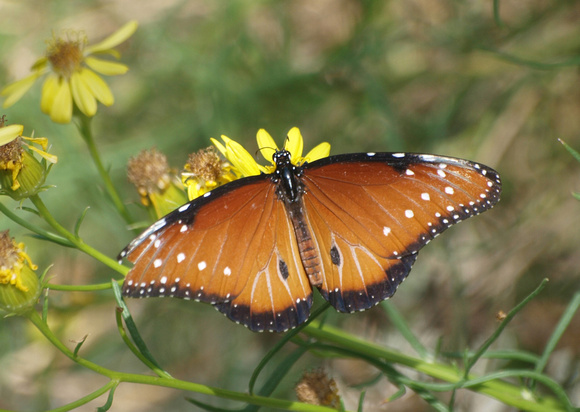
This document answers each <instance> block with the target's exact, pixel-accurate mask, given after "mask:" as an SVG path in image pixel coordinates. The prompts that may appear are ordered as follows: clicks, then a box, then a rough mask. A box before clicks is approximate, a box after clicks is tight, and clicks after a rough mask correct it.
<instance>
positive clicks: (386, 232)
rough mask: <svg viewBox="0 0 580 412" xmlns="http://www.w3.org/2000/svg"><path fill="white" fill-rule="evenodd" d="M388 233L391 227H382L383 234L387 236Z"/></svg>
mask: <svg viewBox="0 0 580 412" xmlns="http://www.w3.org/2000/svg"><path fill="white" fill-rule="evenodd" d="M389 233H391V228H390V227H386V226H385V227H383V235H385V236H389Z"/></svg>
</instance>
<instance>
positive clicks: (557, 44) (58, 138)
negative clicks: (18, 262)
mask: <svg viewBox="0 0 580 412" xmlns="http://www.w3.org/2000/svg"><path fill="white" fill-rule="evenodd" d="M500 6H501V7H500V13H501V18H502V21H503V22H504V23H505V26H500V25H498V24H497V23H496V22H495V21H494V19H493V8H492V1H482V0H477V1H470V2H463V1H448V0H435V1H434V0H409V1H405V2H397V1H384V2H383V1H370V0H369V1H362V0H361V1H355V0H322V1H317V2H312V1H307V0H298V1H285V2H276V1H259V2H250V1H213V0H194V1H105V0H92V1H86V2H70V1H66V0H59V1H43V0H37V1H26V0H24V1H6V0H2V1H0V16H1V17H0V18H1V19H2V24H1V25H0V48H1V51H2V61H1V63H0V79H2V84H5V83H7V82H9V81H12V80H15V79H17V78H21V77H23V76H24V75H25V74H27V73H28V69H29V66H30V64H31V63H32V62H33V61H34V60H35V59H36V58H37V56H39V55H40V54H41V53H42V52H43V48H44V43H43V41H44V39H46V38H48V37H50V36H51V32H52V31H53V30H56V31H58V30H60V29H68V28H72V29H82V30H85V31H86V33H87V35H88V36H89V38H90V39H95V40H98V39H100V38H102V37H104V36H106V35H108V34H109V33H111V32H113V31H114V30H115V29H117V28H118V27H120V26H121V25H122V24H123V23H125V22H126V21H128V20H131V19H136V20H138V21H139V23H140V28H139V30H138V32H137V33H136V35H135V36H134V37H133V38H132V39H131V40H130V41H129V42H128V43H127V44H126V45H124V46H122V48H121V49H122V53H123V59H122V61H123V62H125V63H127V64H128V65H129V66H130V67H131V70H130V72H129V73H128V74H127V75H125V76H121V77H118V78H114V79H111V80H110V84H111V86H112V89H113V92H114V94H115V96H116V103H115V105H114V106H112V107H111V108H104V107H100V109H99V114H98V116H97V118H96V119H95V123H96V124H95V128H96V139H97V141H98V144H99V145H100V149H101V150H102V154H103V157H104V159H105V160H106V162H107V163H108V164H109V165H110V170H111V174H112V176H113V178H114V179H115V181H116V182H117V184H118V185H119V186H120V187H122V188H123V190H122V193H124V194H125V196H126V199H127V201H128V202H131V203H132V206H131V207H132V208H133V211H134V212H135V213H142V217H143V219H145V216H146V215H145V213H143V212H142V211H140V210H139V207H138V204H137V203H138V195H137V194H136V193H135V191H134V190H133V189H131V188H130V187H129V185H128V183H127V182H126V178H125V176H124V168H125V164H126V161H127V159H128V158H129V157H130V156H132V155H134V154H135V153H137V152H138V151H139V150H141V149H143V148H149V147H152V146H156V147H158V148H159V149H160V150H162V151H164V152H165V153H167V154H168V156H169V159H170V161H171V163H172V164H173V165H174V167H176V168H180V167H181V166H182V164H183V163H184V162H185V160H186V157H187V153H189V152H191V151H194V150H197V149H199V148H202V147H205V146H207V145H208V144H209V140H208V139H209V137H211V136H213V137H217V136H218V135H220V134H222V133H223V134H226V135H228V136H230V137H232V138H234V139H237V140H239V141H241V142H242V143H244V144H245V146H246V147H248V148H249V149H250V151H252V150H253V149H255V148H256V147H255V141H254V136H255V133H256V131H257V130H258V128H261V127H264V128H266V129H267V130H268V131H270V133H271V134H272V135H273V136H274V137H275V138H276V139H277V140H278V142H280V143H281V142H282V139H283V136H285V133H286V132H287V131H288V130H289V129H290V128H291V127H292V126H299V127H300V128H301V131H302V134H303V135H304V137H305V141H306V142H305V145H306V147H313V146H314V145H315V144H317V143H319V142H321V141H329V142H330V143H331V144H332V147H333V150H332V153H343V152H358V151H365V150H373V151H415V152H433V153H439V154H446V155H451V156H458V157H464V158H470V159H474V160H477V161H478V162H482V163H485V164H488V165H490V166H492V167H494V168H496V169H497V170H498V171H499V172H500V173H501V175H502V178H503V181H504V194H503V199H502V201H501V202H500V204H499V205H498V206H497V207H496V208H495V209H493V210H492V211H491V212H488V213H486V214H485V215H484V216H481V217H477V218H474V219H471V220H469V221H468V222H465V223H462V224H461V225H459V226H457V227H455V228H453V229H451V230H450V231H449V232H447V233H445V235H443V236H441V237H440V238H439V239H438V240H437V241H436V242H433V243H432V244H430V245H429V246H428V247H427V248H426V249H425V250H424V251H422V252H421V257H420V258H419V259H418V262H417V264H416V265H415V268H414V269H413V271H412V274H411V276H410V278H409V279H408V280H407V281H406V282H405V283H404V285H403V286H402V287H401V288H400V290H399V291H398V292H397V294H396V295H395V297H394V298H393V299H392V303H393V304H394V305H395V306H396V307H397V308H398V309H399V310H400V311H401V312H402V313H403V315H404V317H405V318H406V319H407V320H408V322H409V323H410V325H411V327H412V329H413V331H414V332H415V333H417V334H418V335H419V337H420V339H421V341H422V342H423V343H425V345H427V347H429V348H435V347H436V346H437V342H438V340H439V339H442V350H445V351H460V350H463V349H464V348H466V347H472V348H473V347H476V345H477V344H479V343H481V342H482V341H483V340H485V339H486V338H487V336H489V334H490V333H491V332H492V331H493V329H494V328H495V327H496V326H497V320H496V314H497V313H498V311H500V310H504V311H506V312H507V311H508V310H509V309H511V308H512V307H513V306H514V305H515V304H516V303H517V302H518V301H519V300H520V299H521V298H523V297H524V296H525V295H526V294H528V293H529V292H530V291H531V290H533V289H534V288H535V287H536V286H537V285H538V283H539V282H540V280H541V279H542V278H544V277H548V278H549V279H550V283H549V285H548V287H547V288H546V289H545V290H544V292H543V293H542V294H541V295H540V296H539V297H538V298H537V299H536V300H534V301H533V302H532V303H531V304H530V305H529V306H528V307H526V308H525V309H524V310H523V311H522V312H521V313H520V314H519V315H518V316H517V317H516V318H515V320H514V321H513V322H512V324H511V325H510V326H509V327H508V329H507V330H506V331H505V332H504V334H503V335H502V337H501V339H500V341H499V342H498V343H497V344H496V346H495V347H496V348H503V349H516V348H517V349H523V350H528V351H531V352H534V353H540V352H541V351H542V349H543V347H544V345H545V343H546V339H547V337H548V336H549V334H550V333H551V331H552V329H553V327H554V325H555V323H556V322H557V321H558V319H559V317H560V315H561V313H562V311H563V309H564V307H565V305H566V304H567V302H568V301H569V300H570V298H571V296H572V294H573V293H574V292H576V291H577V290H578V289H579V285H580V269H579V268H580V253H579V249H580V248H579V246H580V203H579V202H578V201H576V200H574V199H573V198H572V196H571V191H573V190H575V191H580V179H579V176H580V172H579V171H580V165H579V164H578V163H575V162H574V161H573V159H572V158H571V156H570V155H569V154H568V153H567V152H566V151H565V150H564V149H563V147H562V146H561V145H560V144H559V143H558V142H557V140H556V139H557V138H561V139H563V140H565V141H566V142H568V143H569V144H570V145H572V146H573V147H576V148H577V149H580V77H579V72H578V62H579V60H578V58H579V57H580V56H579V55H580V25H579V24H578V22H579V21H580V3H578V2H575V1H559V2H548V1H544V0H526V1H521V0H517V1H516V0H510V1H502V2H500ZM514 57H515V58H517V59H519V61H516V60H514ZM574 59H576V60H575V64H573V63H574V61H573V60H574ZM38 101H39V87H37V88H35V89H34V91H33V92H31V93H29V94H28V95H27V96H26V97H25V98H24V99H23V100H22V101H21V102H20V103H19V104H17V105H16V106H14V107H13V108H10V109H8V110H4V113H5V114H7V116H8V120H9V122H11V123H22V124H24V125H25V131H27V132H29V131H30V130H31V129H34V130H35V133H36V134H37V136H38V135H43V136H47V137H49V138H50V139H51V142H52V145H53V150H52V152H53V153H55V154H57V155H58V156H59V163H58V165H57V166H56V167H55V168H54V169H53V172H52V174H51V177H50V183H52V184H55V185H56V186H57V187H56V188H55V189H52V190H50V191H49V192H47V193H46V194H45V196H44V199H45V202H46V203H47V205H49V207H50V208H51V210H52V211H53V213H54V214H55V215H56V216H57V217H58V218H59V219H60V221H61V222H63V223H64V224H65V225H67V226H68V227H72V226H73V225H74V222H75V220H76V218H77V217H78V216H79V215H80V213H81V212H82V210H83V209H84V208H85V207H86V206H90V207H91V209H90V212H89V214H88V217H87V219H86V223H85V225H84V226H83V229H82V231H81V234H82V236H83V238H84V239H85V241H86V242H87V243H89V244H91V245H94V246H95V247H97V248H98V249H100V250H102V251H104V252H105V253H107V254H109V255H110V256H115V255H116V254H117V252H118V251H119V250H120V249H121V248H122V247H123V246H124V245H125V244H126V243H127V242H128V241H129V240H130V237H131V235H130V233H129V232H127V231H126V230H125V228H124V225H123V223H122V220H121V219H120V218H119V217H118V216H116V215H115V214H114V212H113V210H112V207H110V205H109V204H108V203H107V202H106V200H105V199H104V196H103V194H102V192H101V190H100V188H99V182H98V179H97V177H96V172H95V170H94V168H93V167H92V165H90V164H89V163H90V162H89V160H88V159H89V157H88V154H87V152H86V150H85V148H84V146H83V144H82V141H81V139H79V138H78V136H77V133H76V130H75V128H74V127H73V126H71V125H69V126H58V125H54V124H52V123H50V121H49V119H48V118H47V117H46V116H44V115H41V114H40V110H39V107H38V106H39V104H38ZM0 201H2V202H6V203H9V202H8V200H7V199H2V200H0ZM4 228H11V229H12V232H11V233H12V235H13V236H14V235H16V236H17V237H20V238H21V239H22V236H23V234H24V233H25V232H23V231H22V230H21V229H19V228H17V227H16V226H15V225H14V224H12V223H11V222H9V221H8V219H6V218H5V217H3V216H0V229H4ZM26 242H27V244H28V251H29V253H30V254H31V256H32V257H33V259H34V260H35V262H36V263H38V264H39V265H40V266H41V268H44V267H46V266H47V265H49V264H54V267H53V268H52V269H51V272H50V273H51V274H52V275H53V276H55V277H54V280H53V281H54V282H57V283H69V284H87V283H96V282H105V281H107V280H108V279H110V277H111V276H114V274H113V273H112V272H111V271H110V270H108V269H107V268H105V267H103V266H101V265H99V264H97V263H95V262H94V261H91V260H90V259H89V258H87V257H85V256H83V255H81V254H80V253H77V252H76V251H74V250H63V249H62V248H58V247H56V246H53V245H48V246H47V245H46V244H44V243H42V242H40V241H37V240H34V239H30V238H27V239H26ZM50 298H51V313H50V319H49V320H50V323H51V326H52V327H53V328H54V329H55V331H57V333H58V335H59V336H61V337H62V339H63V341H65V342H69V341H71V343H69V345H70V346H71V347H73V346H74V343H72V341H74V340H78V339H80V338H82V337H83V336H84V335H87V334H88V335H89V337H88V340H87V342H86V344H85V345H84V346H83V349H82V355H83V356H84V357H87V358H89V359H91V360H93V361H94V362H96V363H99V364H102V365H104V366H108V367H112V368H116V369H120V370H126V371H132V372H143V367H142V365H141V364H139V363H138V362H137V361H136V360H135V359H134V358H133V356H132V355H131V354H130V353H128V351H127V350H126V348H124V346H123V344H122V342H121V341H120V339H119V338H118V335H117V334H116V331H115V322H114V309H115V303H114V300H113V298H112V293H111V292H110V291H107V292H101V293H92V294H86V293H85V294H83V293H59V292H52V293H51V296H50ZM130 307H131V309H132V311H133V314H134V316H135V317H136V319H137V322H138V325H139V327H140V331H141V332H142V334H143V336H144V337H145V339H146V341H147V343H148V344H149V345H150V349H151V350H152V352H153V353H154V354H155V356H156V357H157V358H158V360H159V361H160V363H161V364H162V365H163V366H164V367H165V368H166V369H167V370H168V371H170V372H171V373H172V374H173V375H174V376H176V377H179V378H182V379H186V380H192V381H195V382H199V383H203V384H208V385H214V386H219V387H222V388H228V389H232V390H241V391H243V390H245V388H246V382H247V379H248V378H249V374H250V372H249V371H251V370H252V369H253V367H254V366H255V365H256V364H257V362H258V361H259V360H260V359H261V357H262V356H263V354H264V353H265V351H267V350H268V349H269V348H271V346H272V345H273V344H274V343H275V342H276V341H277V340H278V339H279V337H278V336H277V335H272V334H252V333H251V332H249V331H247V330H245V329H244V328H241V327H239V326H237V325H234V324H232V323H231V322H229V321H227V320H226V319H225V318H223V317H222V316H221V315H219V314H218V313H217V312H215V311H214V310H213V309H211V308H209V307H207V306H205V305H201V304H191V303H185V302H182V301H177V300H170V299H165V300H149V301H146V302H145V301H132V302H130ZM328 321H329V322H333V323H336V324H339V325H340V326H341V327H342V328H344V329H346V330H349V331H351V332H354V333H356V334H359V335H361V336H364V337H367V338H369V339H372V340H375V341H376V342H379V343H381V344H385V345H389V346H392V347H395V348H399V349H400V350H402V351H407V350H409V348H408V346H407V345H408V344H407V343H406V342H405V341H404V340H403V338H401V337H400V336H399V335H398V333H397V332H396V331H394V330H393V328H392V327H391V326H390V323H389V320H388V318H387V317H386V315H385V314H384V313H383V312H382V311H381V310H380V309H378V308H377V309H373V310H370V311H367V312H365V313H360V314H355V315H350V316H347V315H338V314H334V313H329V315H328ZM579 342H580V317H579V316H578V314H577V315H576V317H575V319H574V320H573V324H572V325H571V327H570V328H569V329H568V331H567V333H566V334H565V335H564V337H563V339H562V341H561V342H560V344H559V346H558V348H557V350H556V352H555V353H554V355H553V357H552V360H551V362H550V364H549V365H548V369H549V372H550V374H551V376H553V377H555V378H556V379H557V380H558V381H559V382H561V383H562V384H563V385H564V386H565V387H566V388H567V389H568V390H569V391H570V392H569V393H570V394H571V396H572V399H573V400H574V401H575V403H576V404H578V403H580V384H579V382H578V377H577V376H578V370H579V355H580V344H579ZM316 365H324V366H325V367H326V369H327V371H328V372H329V373H330V374H331V375H332V376H333V377H334V378H335V379H336V381H337V383H338V385H339V387H340V390H341V394H342V395H343V397H344V400H345V403H346V406H347V407H348V408H354V407H355V405H356V401H357V399H358V393H359V391H358V390H355V389H352V388H351V387H350V385H355V384H357V383H360V382H363V381H365V380H367V379H369V378H371V377H373V376H375V373H376V372H375V371H373V370H372V369H369V367H368V366H364V365H361V364H360V363H358V362H355V361H347V360H340V361H332V360H323V359H318V358H316V357H314V356H313V355H307V356H305V357H304V358H303V359H302V360H301V361H300V362H299V363H298V364H297V365H296V367H295V368H294V370H292V371H291V372H290V373H289V375H288V378H287V379H286V380H285V381H284V384H283V385H282V386H281V387H280V389H279V390H278V391H277V392H276V393H275V396H278V397H289V398H292V394H291V391H292V387H293V385H294V383H295V382H296V381H297V379H298V377H299V376H300V374H301V372H302V370H303V369H305V368H310V367H312V366H316ZM491 366H492V365H490V364H489V363H486V362H485V361H482V362H480V364H479V365H478V367H479V371H482V370H484V369H485V368H486V367H491ZM102 383H104V378H101V377H99V376H96V375H94V374H92V373H90V372H87V371H84V370H82V369H81V368H80V367H77V366H75V365H74V364H72V363H71V362H69V361H68V359H66V358H64V356H62V355H60V354H59V353H58V352H57V351H56V350H55V349H54V348H53V347H51V346H50V345H49V344H48V343H47V342H45V341H44V340H43V339H42V338H41V337H40V336H38V334H37V333H36V332H35V331H34V330H33V329H32V328H31V326H30V325H28V324H26V323H25V322H24V320H22V319H17V318H11V319H5V320H2V321H1V322H0V408H7V409H13V410H43V409H47V408H51V407H57V406H60V405H63V404H65V403H67V402H71V401H73V400H75V399H78V398H79V397H81V396H82V395H83V394H86V393H88V392H90V391H91V390H94V389H95V388H96V387H98V386H99V385H100V384H102ZM395 391H396V389H395V388H394V387H392V386H390V385H389V383H388V382H386V381H385V380H384V379H383V380H381V381H380V382H379V383H378V384H376V385H375V386H374V387H372V388H371V389H369V393H368V395H367V405H366V406H367V408H366V409H365V410H385V411H386V410H388V411H398V410H401V411H402V410H426V409H427V407H426V406H425V404H424V403H423V402H422V401H421V400H420V399H419V398H418V397H416V396H414V395H413V394H412V393H408V394H407V395H405V396H404V398H403V399H401V400H398V401H396V402H393V403H390V404H386V403H384V402H383V401H384V399H386V398H387V397H388V396H389V395H391V394H392V393H394V392H395ZM183 396H184V394H183V393H179V392H176V391H172V390H169V389H164V388H157V387H141V386H137V385H129V384H124V385H122V386H121V387H120V388H119V389H118V390H117V393H116V396H115V403H114V404H113V408H112V410H114V411H137V410H139V411H143V410H147V411H165V410H175V411H178V410H191V409H192V406H191V405H188V404H187V403H186V402H184V400H183ZM194 396H195V395H194ZM196 398H198V399H204V398H203V397H201V396H196ZM206 400H208V399H207V398H206ZM209 401H210V402H213V403H214V404H216V405H219V406H226V405H230V406H231V405H232V404H230V403H228V402H226V401H220V400H215V399H209ZM102 403H103V401H101V402H93V403H91V404H89V405H88V406H85V407H83V408H81V409H80V410H86V411H89V410H94V408H95V407H96V406H99V405H101V404H102ZM456 410H465V411H506V410H509V408H506V407H505V406H504V405H501V404H499V403H497V402H495V401H492V400H490V399H488V398H485V397H483V396H478V395H473V394H472V393H468V392H466V391H462V392H461V394H460V396H459V398H458V401H457V409H456Z"/></svg>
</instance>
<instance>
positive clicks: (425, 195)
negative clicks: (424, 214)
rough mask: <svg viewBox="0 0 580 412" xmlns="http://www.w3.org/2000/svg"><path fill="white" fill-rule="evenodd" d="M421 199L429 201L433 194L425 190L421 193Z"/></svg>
mask: <svg viewBox="0 0 580 412" xmlns="http://www.w3.org/2000/svg"><path fill="white" fill-rule="evenodd" d="M421 199H423V200H427V201H429V200H431V196H429V193H427V192H424V193H421Z"/></svg>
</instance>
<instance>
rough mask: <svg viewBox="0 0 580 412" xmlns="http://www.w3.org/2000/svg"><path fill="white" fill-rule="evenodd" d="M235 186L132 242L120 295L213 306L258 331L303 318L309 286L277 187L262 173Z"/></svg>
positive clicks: (282, 327)
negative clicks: (169, 298)
mask: <svg viewBox="0 0 580 412" xmlns="http://www.w3.org/2000/svg"><path fill="white" fill-rule="evenodd" d="M240 182H242V183H244V182H247V184H241V185H239V186H238V187H237V189H236V190H230V191H223V190H222V191H220V190H215V191H214V192H212V194H211V195H210V196H213V198H212V199H200V200H198V201H194V202H191V203H190V204H189V205H190V206H188V207H185V206H184V207H182V208H180V210H178V211H176V212H173V213H172V214H170V215H168V216H166V217H165V218H164V219H162V220H161V221H159V222H158V223H157V224H156V226H155V225H154V226H153V228H152V229H150V230H148V231H146V232H145V234H144V235H143V236H141V237H140V238H138V239H137V240H136V241H135V242H133V243H132V244H131V245H129V246H128V248H127V249H126V250H125V251H124V252H122V254H121V255H122V256H125V255H126V256H127V258H128V259H129V260H130V261H131V262H133V263H134V264H135V265H134V267H133V269H132V270H131V271H130V272H129V274H128V276H127V278H126V280H125V283H124V285H123V294H124V295H125V296H131V297H152V296H176V297H182V298H190V299H195V300H199V301H201V302H206V303H211V304H213V305H215V306H216V308H217V309H218V310H220V311H221V312H223V313H224V314H226V315H227V316H228V317H229V318H230V319H232V320H234V321H236V322H239V323H242V324H244V325H246V326H248V327H249V328H250V329H252V330H255V331H260V330H276V331H283V330H287V329H289V328H292V327H295V326H297V325H298V324H300V323H302V322H303V321H304V320H306V318H307V317H308V315H309V310H310V306H311V302H312V289H311V287H310V285H309V284H308V281H307V278H306V276H305V274H304V269H303V268H302V266H301V264H300V260H299V255H298V251H297V250H296V246H295V243H296V242H295V240H294V238H293V236H294V234H293V231H292V227H291V223H290V221H289V219H288V217H287V215H286V213H285V211H284V207H283V205H282V204H281V203H280V202H278V200H277V197H276V193H275V186H274V185H272V184H271V182H270V178H269V177H267V176H262V178H261V179H253V180H252V179H250V180H245V181H240ZM294 253H296V255H294Z"/></svg>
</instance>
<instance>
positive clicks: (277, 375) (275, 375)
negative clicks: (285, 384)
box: [242, 346, 308, 412]
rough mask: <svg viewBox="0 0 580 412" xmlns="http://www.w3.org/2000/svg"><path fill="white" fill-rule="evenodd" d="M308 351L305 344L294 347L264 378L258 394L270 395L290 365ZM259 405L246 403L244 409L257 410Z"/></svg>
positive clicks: (248, 411)
mask: <svg viewBox="0 0 580 412" xmlns="http://www.w3.org/2000/svg"><path fill="white" fill-rule="evenodd" d="M306 352H308V347H307V346H299V347H298V348H296V349H295V350H294V351H293V352H292V353H290V354H289V355H288V356H286V357H285V358H284V360H282V362H280V364H279V365H278V366H277V367H276V368H275V369H274V370H273V371H272V373H271V374H270V376H269V377H268V379H266V380H265V382H264V386H262V387H261V388H260V390H259V391H258V395H260V396H270V395H272V393H273V392H274V390H275V389H276V388H277V387H278V385H279V384H280V382H281V381H282V379H284V377H285V376H286V374H287V373H288V372H290V369H292V366H294V364H295V363H296V362H297V361H298V360H299V359H300V358H301V357H302V355H304V354H305V353H306ZM259 409H260V407H259V406H258V405H248V406H247V407H245V408H244V409H242V410H243V411H245V412H255V411H257V410H259Z"/></svg>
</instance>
